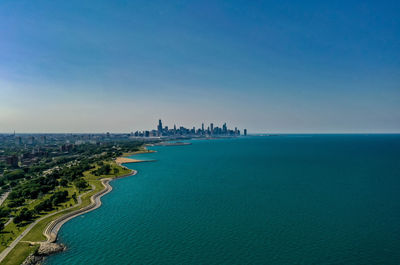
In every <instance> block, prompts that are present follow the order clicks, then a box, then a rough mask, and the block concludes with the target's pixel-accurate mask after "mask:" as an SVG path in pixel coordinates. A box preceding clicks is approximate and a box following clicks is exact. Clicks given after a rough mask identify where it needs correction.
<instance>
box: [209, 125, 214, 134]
mask: <svg viewBox="0 0 400 265" xmlns="http://www.w3.org/2000/svg"><path fill="white" fill-rule="evenodd" d="M210 131H211V134H214V123H211V124H210Z"/></svg>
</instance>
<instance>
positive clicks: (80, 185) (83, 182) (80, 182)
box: [74, 178, 89, 191]
mask: <svg viewBox="0 0 400 265" xmlns="http://www.w3.org/2000/svg"><path fill="white" fill-rule="evenodd" d="M74 185H75V187H76V188H77V189H78V190H79V191H82V190H84V189H86V188H87V187H88V186H89V184H88V183H87V181H86V180H84V179H83V178H79V179H77V180H75V181H74Z"/></svg>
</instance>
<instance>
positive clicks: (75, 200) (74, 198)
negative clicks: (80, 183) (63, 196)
mask: <svg viewBox="0 0 400 265" xmlns="http://www.w3.org/2000/svg"><path fill="white" fill-rule="evenodd" d="M71 197H72V199H73V200H74V202H75V203H77V202H78V200H77V199H76V193H75V192H74V194H72V196H71Z"/></svg>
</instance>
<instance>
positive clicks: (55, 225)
mask: <svg viewBox="0 0 400 265" xmlns="http://www.w3.org/2000/svg"><path fill="white" fill-rule="evenodd" d="M136 173H137V171H135V170H133V171H132V173H130V174H126V175H124V176H121V177H118V178H122V177H128V176H132V175H135V174H136ZM114 179H115V178H114ZM111 180H112V179H111V178H106V179H102V180H101V182H102V184H103V185H104V187H105V189H103V190H101V191H100V192H98V193H96V194H94V195H93V196H92V197H90V200H91V201H92V203H91V204H90V205H88V206H86V207H83V208H82V209H79V210H76V211H74V212H71V213H67V214H66V215H63V216H61V217H60V218H58V219H56V220H54V221H52V222H51V223H50V224H49V225H48V226H47V228H46V229H45V230H44V232H43V234H44V235H45V236H46V237H47V242H55V241H56V240H57V233H58V231H59V230H60V228H61V226H62V225H63V224H64V223H66V222H67V221H69V220H70V219H72V218H74V217H76V216H78V215H81V214H84V213H87V212H90V211H93V210H94V209H97V208H98V207H100V206H101V201H100V198H101V197H102V196H104V195H105V194H107V193H109V192H110V191H111V190H112V187H111V186H110V184H109V182H110V181H111ZM94 188H95V187H94V185H92V190H93V189H94ZM92 190H90V191H88V192H91V191H92ZM88 192H86V193H88ZM86 193H84V194H81V195H79V196H78V204H76V205H74V206H72V207H70V208H74V207H76V206H79V205H81V203H82V196H83V195H85V194H86ZM70 208H67V209H63V210H61V211H58V212H54V213H51V214H48V215H45V216H43V217H41V218H39V219H37V220H36V221H34V222H33V223H31V224H30V225H29V226H28V227H27V228H26V229H25V230H24V231H23V232H22V233H21V234H20V235H19V236H18V237H17V238H16V239H15V240H14V241H13V242H12V243H11V244H10V245H9V246H8V247H7V248H6V249H4V250H3V252H1V253H0V263H1V262H2V261H3V259H4V258H5V257H6V256H7V255H8V253H10V251H11V250H13V248H14V247H15V246H16V245H17V244H18V243H19V242H20V241H21V239H22V238H23V237H24V236H26V234H28V233H29V231H30V230H31V229H32V228H33V227H34V226H35V225H36V224H37V223H39V222H40V221H41V220H43V219H45V218H47V217H50V216H53V215H55V214H58V213H60V212H63V211H66V210H68V209H70Z"/></svg>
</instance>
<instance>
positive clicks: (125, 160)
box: [115, 157, 144, 165]
mask: <svg viewBox="0 0 400 265" xmlns="http://www.w3.org/2000/svg"><path fill="white" fill-rule="evenodd" d="M115 162H116V163H117V164H118V165H121V164H127V163H139V162H144V161H143V160H139V159H132V158H127V157H117V158H116V159H115Z"/></svg>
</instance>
